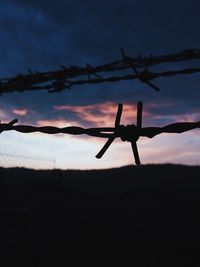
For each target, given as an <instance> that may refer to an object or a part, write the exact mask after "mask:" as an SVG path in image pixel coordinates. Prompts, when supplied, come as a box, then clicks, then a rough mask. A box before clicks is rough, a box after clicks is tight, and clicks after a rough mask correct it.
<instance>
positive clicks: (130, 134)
mask: <svg viewBox="0 0 200 267" xmlns="http://www.w3.org/2000/svg"><path fill="white" fill-rule="evenodd" d="M122 111H123V104H119V105H118V110H117V113H116V118H115V124H114V127H97V128H87V129H85V128H82V127H78V126H69V127H64V128H58V127H54V126H42V127H37V126H30V125H14V124H16V123H17V122H18V120H17V119H14V120H12V121H11V122H9V123H1V124H0V133H2V132H4V131H11V130H14V131H17V132H20V133H33V132H41V133H46V134H59V133H64V134H71V135H81V134H86V135H89V136H94V137H100V138H107V139H108V140H107V142H106V143H105V145H104V146H103V148H102V149H101V150H100V152H99V153H98V154H97V155H96V158H101V157H102V156H103V155H104V153H105V152H106V151H107V149H108V148H109V146H110V145H111V144H112V142H113V141H114V140H115V139H116V138H120V139H121V140H122V141H123V142H124V141H127V142H130V143H131V146H132V151H133V155H134V158H135V163H136V165H139V164H140V158H139V153H138V149H137V141H138V140H139V138H140V137H148V138H153V137H155V136H156V135H158V134H161V133H183V132H186V131H189V130H192V129H195V128H200V122H178V123H173V124H169V125H166V126H164V127H142V111H143V103H142V102H140V101H139V102H138V104H137V120H136V125H135V124H132V125H127V126H124V125H122V124H120V120H121V115H122Z"/></svg>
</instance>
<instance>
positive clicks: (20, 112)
mask: <svg viewBox="0 0 200 267" xmlns="http://www.w3.org/2000/svg"><path fill="white" fill-rule="evenodd" d="M12 113H13V114H15V115H18V116H26V115H27V113H28V110H27V109H13V110H12Z"/></svg>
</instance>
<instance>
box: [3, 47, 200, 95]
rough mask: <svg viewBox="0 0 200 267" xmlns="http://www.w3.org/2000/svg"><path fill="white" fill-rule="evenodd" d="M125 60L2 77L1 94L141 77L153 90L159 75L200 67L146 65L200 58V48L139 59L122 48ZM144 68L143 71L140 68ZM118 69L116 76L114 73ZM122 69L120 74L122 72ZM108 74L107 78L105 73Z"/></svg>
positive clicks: (29, 71) (183, 73)
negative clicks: (169, 68) (163, 68)
mask: <svg viewBox="0 0 200 267" xmlns="http://www.w3.org/2000/svg"><path fill="white" fill-rule="evenodd" d="M121 54H122V60H118V61H113V62H110V63H106V64H104V65H99V66H96V67H93V66H91V65H89V64H88V63H87V64H86V67H78V66H70V67H65V66H63V65H61V66H60V69H59V70H56V71H49V72H39V71H36V72H33V71H32V70H30V69H27V70H28V74H18V75H17V76H15V77H11V78H5V79H0V94H4V93H7V92H13V91H17V92H23V91H27V90H29V91H37V90H47V91H48V92H50V93H52V92H53V93H54V92H61V91H63V90H66V89H68V90H69V89H71V88H72V87H73V86H78V85H84V84H99V83H104V82H118V81H122V80H135V79H138V80H139V81H141V82H142V83H145V84H147V85H148V86H150V87H151V88H152V89H154V90H156V91H159V90H160V89H159V88H158V87H157V86H156V85H154V84H153V83H152V82H151V81H152V80H154V79H156V78H159V77H169V76H174V75H180V74H182V75H185V74H192V73H197V72H200V67H199V68H188V69H181V70H177V71H165V72H156V73H155V72H151V71H149V70H148V69H147V68H149V67H150V66H154V65H158V64H163V63H167V62H181V61H186V60H193V59H200V49H190V50H189V49H188V50H184V51H182V52H180V53H176V54H168V55H161V56H152V55H150V56H149V57H141V55H139V56H138V57H136V58H133V57H130V56H127V55H126V54H125V52H124V50H123V49H121ZM141 68H143V70H142V71H139V69H141ZM130 69H132V70H134V74H132V75H127V73H125V72H126V71H127V70H130ZM114 72H116V73H117V75H111V73H114ZM119 72H120V75H119ZM104 74H106V78H105V77H103V75H104Z"/></svg>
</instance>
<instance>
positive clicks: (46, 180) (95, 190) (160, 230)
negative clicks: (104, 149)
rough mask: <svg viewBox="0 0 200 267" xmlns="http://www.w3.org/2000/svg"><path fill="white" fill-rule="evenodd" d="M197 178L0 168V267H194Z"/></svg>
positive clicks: (170, 170) (175, 173)
mask: <svg viewBox="0 0 200 267" xmlns="http://www.w3.org/2000/svg"><path fill="white" fill-rule="evenodd" d="M199 174H200V167H186V166H175V165H152V166H150V165H149V166H143V167H124V168H119V169H113V170H105V171H65V172H64V171H59V170H55V171H33V170H25V169H0V178H1V179H0V216H1V217H0V218H1V219H0V226H1V227H0V242H1V250H0V266H15V265H16V266H58V267H60V266H82V265H84V266H85V265H86V266H87V265H92V266H115V265H116V263H118V264H119V265H120V266H200V216H199V215H200V175H199Z"/></svg>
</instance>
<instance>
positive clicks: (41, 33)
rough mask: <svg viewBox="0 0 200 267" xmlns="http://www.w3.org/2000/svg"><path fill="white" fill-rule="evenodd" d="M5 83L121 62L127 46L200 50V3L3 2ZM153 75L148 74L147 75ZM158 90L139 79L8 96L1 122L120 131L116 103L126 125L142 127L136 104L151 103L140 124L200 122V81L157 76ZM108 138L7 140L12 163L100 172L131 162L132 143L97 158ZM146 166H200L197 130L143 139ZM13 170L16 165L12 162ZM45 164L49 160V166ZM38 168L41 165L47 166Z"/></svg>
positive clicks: (0, 73)
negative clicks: (21, 160)
mask: <svg viewBox="0 0 200 267" xmlns="http://www.w3.org/2000/svg"><path fill="white" fill-rule="evenodd" d="M0 10H1V15H0V47H1V52H0V55H1V60H0V78H5V77H12V76H16V75H18V74H25V73H27V69H28V68H29V69H31V70H33V71H36V70H37V71H51V70H57V69H59V66H60V65H65V66H69V65H78V66H83V67H84V66H86V63H87V62H88V63H89V64H91V65H92V66H96V65H100V64H104V63H107V62H111V61H114V60H120V59H121V54H120V48H121V47H123V48H124V49H125V51H126V53H127V54H128V55H130V56H133V57H134V56H135V57H137V56H138V55H139V54H141V55H143V56H149V55H150V54H153V55H161V54H168V53H177V52H180V51H182V50H185V49H199V48H200V35H199V25H200V16H199V10H200V2H199V1H198V0H191V1H186V0H182V1H179V0H176V1H171V0H169V1H158V0H152V1H148V0H137V1H134V0H130V1H129V0H118V1H114V0H110V1H109V0H106V1H104V0H101V1H93V0H84V1H81V0H68V1H66V0H57V1H51V0H50V1H39V0H34V1H33V0H5V1H4V0H2V1H0ZM199 63H200V61H199V60H195V61H193V62H186V63H183V62H182V63H176V64H168V65H166V66H164V65H163V66H159V67H157V69H156V68H152V70H155V69H156V70H172V69H181V68H182V67H188V66H199ZM150 70H151V68H150ZM154 83H155V84H156V85H158V86H159V88H160V89H161V91H160V92H156V91H154V90H152V89H151V88H149V87H147V86H146V85H145V84H142V83H141V82H139V81H136V80H134V81H121V82H118V83H112V84H110V83H109V84H106V83H104V84H97V85H94V84H93V85H83V86H77V87H73V88H72V90H70V91H68V90H67V91H64V92H61V93H57V94H48V93H47V92H46V91H40V92H28V91H27V92H26V91H25V92H23V93H18V92H15V93H8V94H3V95H2V96H1V97H0V120H1V121H2V122H5V123H6V122H9V121H10V120H12V119H14V118H17V119H18V120H19V123H20V124H29V125H37V126H43V125H53V126H58V127H65V126H82V127H85V128H89V127H98V126H110V127H112V126H113V125H114V121H115V114H116V111H117V105H118V103H123V104H124V112H123V117H122V123H123V124H125V125H126V124H133V123H135V117H136V104H137V101H138V100H140V101H143V102H144V118H143V126H144V127H145V126H164V125H166V124H169V123H173V122H178V121H198V120H199V118H200V90H199V85H200V74H198V73H197V74H193V75H188V76H181V75H180V76H175V77H170V78H159V79H157V80H155V81H154ZM104 143H105V140H101V139H98V138H93V137H88V136H84V135H83V136H78V137H75V136H69V135H62V134H58V135H54V136H53V135H47V134H42V133H32V134H21V133H16V132H14V131H12V132H3V133H2V134H1V136H0V152H1V160H0V164H3V163H2V162H4V160H5V156H2V154H5V153H8V154H17V155H21V156H24V157H26V156H27V157H28V156H30V157H39V158H43V159H49V160H50V162H52V160H53V162H54V163H50V164H53V166H54V167H56V168H64V169H101V168H110V167H119V166H124V165H127V164H134V159H133V155H132V151H131V146H130V144H129V143H125V142H124V143H122V142H121V141H120V140H116V141H115V142H114V143H113V144H112V146H111V147H110V148H109V150H108V151H107V152H106V154H105V155H104V157H103V158H102V159H100V160H99V159H96V158H95V155H96V154H97V153H98V152H99V150H100V149H101V147H102V146H103V144H104ZM138 148H139V151H140V157H141V161H142V163H144V164H150V163H166V162H167V163H180V164H191V165H199V164H200V130H199V129H197V130H193V131H190V132H187V133H184V134H181V135H180V134H163V135H160V136H157V137H155V138H154V139H146V138H141V139H140V140H139V141H138ZM6 160H8V161H9V162H10V163H12V158H11V159H10V160H9V159H6ZM46 162H47V161H46ZM45 164H46V163H45V161H44V160H43V161H42V160H41V161H36V162H35V165H34V166H33V167H34V168H43V167H44V168H45V167H47V166H46V165H45Z"/></svg>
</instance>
